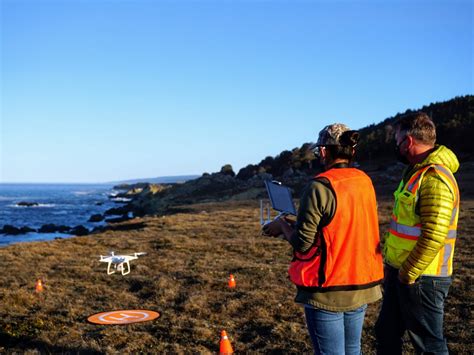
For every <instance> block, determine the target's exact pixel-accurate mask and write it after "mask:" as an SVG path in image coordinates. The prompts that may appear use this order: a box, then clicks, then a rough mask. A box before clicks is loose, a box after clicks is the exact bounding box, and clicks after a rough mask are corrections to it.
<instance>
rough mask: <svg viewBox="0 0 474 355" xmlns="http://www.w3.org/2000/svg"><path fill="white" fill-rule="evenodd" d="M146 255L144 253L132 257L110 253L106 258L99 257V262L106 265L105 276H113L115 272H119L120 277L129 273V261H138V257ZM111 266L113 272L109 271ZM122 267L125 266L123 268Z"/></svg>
mask: <svg viewBox="0 0 474 355" xmlns="http://www.w3.org/2000/svg"><path fill="white" fill-rule="evenodd" d="M142 255H146V253H134V254H133V255H115V253H114V252H113V251H112V252H110V254H109V255H108V256H103V255H101V256H100V260H99V261H102V262H104V263H108V265H107V275H110V274H114V273H115V271H119V272H120V271H121V272H122V275H127V274H129V273H130V261H131V260H135V259H138V257H139V256H142ZM112 264H113V268H114V270H110V267H111V266H112ZM124 265H127V267H125V266H124Z"/></svg>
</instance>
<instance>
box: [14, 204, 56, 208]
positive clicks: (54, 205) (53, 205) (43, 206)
mask: <svg viewBox="0 0 474 355" xmlns="http://www.w3.org/2000/svg"><path fill="white" fill-rule="evenodd" d="M8 207H16V208H50V207H56V204H54V203H39V204H38V205H35V206H18V205H17V204H15V205H8Z"/></svg>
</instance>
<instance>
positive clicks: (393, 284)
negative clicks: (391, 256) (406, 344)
mask: <svg viewBox="0 0 474 355" xmlns="http://www.w3.org/2000/svg"><path fill="white" fill-rule="evenodd" d="M450 285H451V277H432V276H421V277H420V278H419V279H418V280H417V281H416V282H415V284H413V285H404V284H402V283H400V281H398V269H395V268H393V267H391V266H388V265H387V266H386V267H385V279H384V294H383V302H382V308H381V310H380V314H379V318H378V320H377V323H376V324H375V335H376V338H377V353H378V354H384V355H385V354H401V353H402V343H403V341H402V338H403V334H404V333H405V331H407V332H408V335H409V336H410V339H411V342H412V344H413V346H414V347H415V350H416V352H417V353H418V354H421V353H429V354H448V347H447V345H446V338H444V335H443V316H444V300H445V299H446V297H447V295H448V290H449V286H450Z"/></svg>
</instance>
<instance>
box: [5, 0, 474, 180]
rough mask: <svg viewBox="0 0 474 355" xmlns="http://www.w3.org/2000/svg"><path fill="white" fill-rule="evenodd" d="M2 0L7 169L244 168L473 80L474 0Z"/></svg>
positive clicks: (84, 172)
mask: <svg viewBox="0 0 474 355" xmlns="http://www.w3.org/2000/svg"><path fill="white" fill-rule="evenodd" d="M0 3H1V19H0V20H1V60H2V62H1V122H0V124H1V125H0V140H1V141H0V182H105V181H113V180H121V179H130V178H144V177H157V176H169V175H186V174H202V173H203V172H209V173H210V172H215V171H219V170H220V168H221V166H223V165H224V164H227V163H229V164H232V166H233V167H234V170H235V171H236V172H237V171H238V170H239V169H240V168H242V167H244V166H245V165H247V164H250V163H253V164H255V163H258V162H259V161H260V160H262V159H263V158H265V157H266V156H268V155H271V156H275V155H277V154H278V153H280V152H281V151H283V150H285V149H292V148H295V147H300V146H301V145H302V144H303V143H305V142H310V141H314V140H315V139H316V136H317V133H318V131H319V130H320V129H321V128H322V127H323V126H325V125H326V124H329V123H333V122H343V123H346V124H348V125H349V126H351V127H352V128H354V129H357V128H362V127H364V126H367V125H369V124H371V123H377V122H379V121H381V120H383V119H385V118H387V117H390V116H393V115H395V114H397V113H398V112H404V111H405V110H406V109H408V108H411V109H416V108H420V107H422V106H423V105H426V104H429V103H431V102H439V101H445V100H449V99H451V98H453V97H455V96H459V95H466V94H472V93H473V11H474V10H473V1H456V0H446V1H416V0H414V1H390V0H388V1H375V0H374V1H337V0H336V1H298V0H291V1H290V0H288V1H270V0H267V1H263V0H261V1H243V0H242V1H226V0H214V1H210V0H209V1H204V0H202V1H198V0H196V1H184V0H173V1H171V0H170V1H160V0H155V1H152V0H134V1H131V0H130V1H121V0H107V1H106V0H80V1H79V0H64V1H59V0H56V1H45V0H30V1H25V0H0Z"/></svg>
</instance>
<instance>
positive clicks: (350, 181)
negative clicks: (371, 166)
mask: <svg viewBox="0 0 474 355" xmlns="http://www.w3.org/2000/svg"><path fill="white" fill-rule="evenodd" d="M322 177H323V178H326V179H327V180H329V182H330V185H331V188H332V190H333V191H334V194H335V197H336V203H337V207H336V212H335V214H334V216H333V218H332V220H331V222H330V223H329V224H328V225H327V226H324V227H322V228H320V229H319V231H318V235H317V236H316V238H315V242H314V244H313V246H312V247H311V248H310V249H309V250H308V251H307V252H305V253H299V252H296V251H294V255H293V260H292V262H291V264H290V268H289V270H288V271H289V275H290V279H291V281H292V282H293V283H294V284H296V285H297V286H300V287H305V288H308V290H309V291H318V290H334V291H336V290H356V289H364V288H370V287H372V286H374V285H376V284H379V283H381V281H382V279H383V262H382V253H381V250H380V240H379V225H378V218H377V203H376V199H375V191H374V187H373V185H372V181H371V180H370V178H369V177H368V176H367V175H366V174H365V173H364V172H362V171H360V170H358V169H354V168H337V169H330V170H328V171H325V172H324V173H322V174H319V175H317V176H316V178H322Z"/></svg>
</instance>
